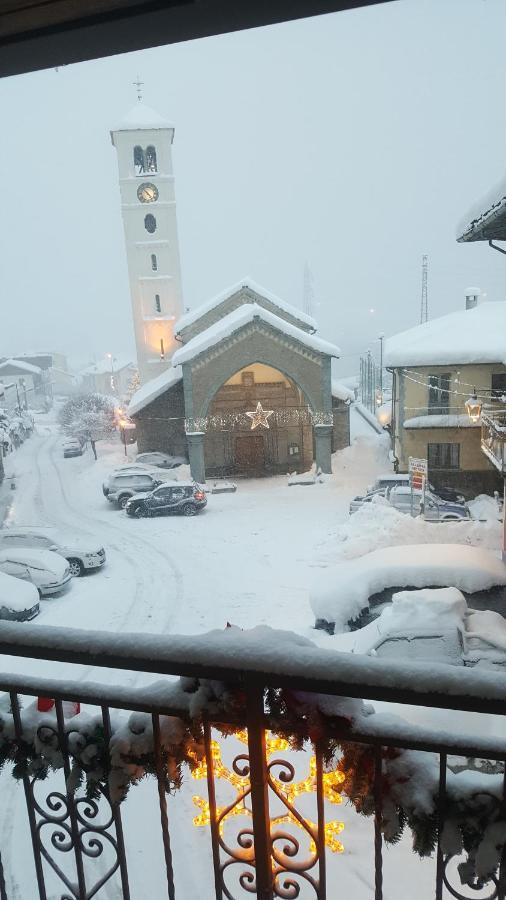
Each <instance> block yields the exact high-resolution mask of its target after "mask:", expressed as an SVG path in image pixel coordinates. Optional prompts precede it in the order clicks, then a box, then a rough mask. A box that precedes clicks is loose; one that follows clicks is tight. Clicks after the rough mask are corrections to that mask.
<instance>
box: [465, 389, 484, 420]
mask: <svg viewBox="0 0 506 900" xmlns="http://www.w3.org/2000/svg"><path fill="white" fill-rule="evenodd" d="M482 405H483V404H482V402H481V400H478V397H477V396H476V390H475V391H474V393H473V394H472V395H471V396H470V397H469V399H468V400H466V402H465V407H466V409H467V414H468V416H469V419H470V421H471V422H479V420H480V416H481V409H482Z"/></svg>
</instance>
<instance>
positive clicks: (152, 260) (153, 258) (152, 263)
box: [151, 253, 158, 272]
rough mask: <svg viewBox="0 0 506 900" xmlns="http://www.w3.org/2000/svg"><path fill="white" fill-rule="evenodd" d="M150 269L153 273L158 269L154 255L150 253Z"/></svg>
mask: <svg viewBox="0 0 506 900" xmlns="http://www.w3.org/2000/svg"><path fill="white" fill-rule="evenodd" d="M151 268H152V269H153V272H156V270H157V269H158V262H157V259H156V253H152V254H151Z"/></svg>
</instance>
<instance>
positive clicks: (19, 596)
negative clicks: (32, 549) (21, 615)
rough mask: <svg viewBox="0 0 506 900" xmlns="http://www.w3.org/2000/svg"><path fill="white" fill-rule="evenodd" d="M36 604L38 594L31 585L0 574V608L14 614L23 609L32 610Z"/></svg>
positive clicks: (2, 573)
mask: <svg viewBox="0 0 506 900" xmlns="http://www.w3.org/2000/svg"><path fill="white" fill-rule="evenodd" d="M38 602H39V592H38V591H37V588H36V587H35V586H34V585H33V584H31V583H30V582H28V581H22V580H21V579H20V578H14V576H13V575H5V574H4V572H0V608H1V607H3V606H5V607H7V609H12V610H15V611H16V612H23V610H25V609H32V607H33V606H35V604H36V603H38Z"/></svg>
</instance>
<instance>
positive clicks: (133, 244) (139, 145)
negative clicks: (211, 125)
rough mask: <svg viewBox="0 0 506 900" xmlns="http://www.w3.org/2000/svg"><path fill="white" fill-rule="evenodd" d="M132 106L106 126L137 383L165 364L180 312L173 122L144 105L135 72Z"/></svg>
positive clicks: (154, 373)
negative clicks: (116, 184) (112, 154)
mask: <svg viewBox="0 0 506 900" xmlns="http://www.w3.org/2000/svg"><path fill="white" fill-rule="evenodd" d="M134 86H135V88H136V91H137V101H136V103H135V106H134V107H133V108H132V109H131V110H130V112H129V113H128V114H127V115H126V116H125V118H124V119H123V121H122V122H120V124H119V125H118V126H117V127H116V128H114V129H113V130H112V131H111V140H112V143H113V146H114V147H115V148H116V152H117V160H118V173H119V186H120V197H121V213H122V217H123V227H124V233H125V245H126V253H127V263H128V275H129V281H130V296H131V303H132V316H133V324H134V332H135V343H136V347H137V364H138V367H139V375H140V379H141V383H143V384H144V383H145V382H146V381H149V380H150V379H151V378H155V377H156V376H157V375H159V374H160V373H161V372H162V371H164V370H165V369H167V368H169V366H170V364H171V362H170V361H171V358H172V354H173V353H174V351H175V349H176V347H177V346H178V345H177V344H176V341H175V338H174V325H175V323H176V321H177V319H178V318H179V317H180V316H181V315H182V313H183V304H182V293H181V271H180V262H179V244H178V234H177V219H176V197H175V186H174V172H173V168H172V144H173V141H174V131H175V129H174V125H173V124H172V123H170V122H168V121H166V120H165V119H163V118H162V116H160V115H159V113H157V112H156V111H155V110H153V109H150V107H148V106H146V105H145V103H144V101H143V93H142V87H143V82H142V81H141V80H140V78H139V77H137V81H135V82H134Z"/></svg>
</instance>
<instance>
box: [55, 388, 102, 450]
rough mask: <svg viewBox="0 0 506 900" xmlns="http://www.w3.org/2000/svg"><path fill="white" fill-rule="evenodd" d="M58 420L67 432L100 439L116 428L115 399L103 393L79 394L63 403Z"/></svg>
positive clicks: (62, 428)
mask: <svg viewBox="0 0 506 900" xmlns="http://www.w3.org/2000/svg"><path fill="white" fill-rule="evenodd" d="M58 421H59V423H60V428H61V430H62V431H63V432H64V433H65V434H68V435H72V436H81V437H83V438H88V439H92V440H99V439H100V438H101V437H105V436H106V435H108V434H111V433H112V432H113V431H114V430H115V427H116V423H115V417H114V400H113V398H112V397H106V396H104V395H103V394H78V395H76V396H75V397H70V398H69V400H67V402H66V403H64V404H63V406H62V408H61V409H60V412H59V414H58Z"/></svg>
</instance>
